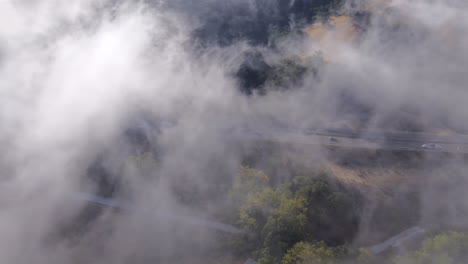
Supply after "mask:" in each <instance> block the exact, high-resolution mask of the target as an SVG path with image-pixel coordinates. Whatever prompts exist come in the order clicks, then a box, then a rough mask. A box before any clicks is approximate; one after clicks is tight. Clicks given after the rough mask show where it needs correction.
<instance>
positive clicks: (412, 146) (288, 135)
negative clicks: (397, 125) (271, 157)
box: [246, 131, 468, 154]
mask: <svg viewBox="0 0 468 264" xmlns="http://www.w3.org/2000/svg"><path fill="white" fill-rule="evenodd" d="M379 135H380V136H378V135H372V134H371V135H369V134H358V133H356V132H352V133H351V132H350V133H349V134H347V131H342V132H340V133H338V132H336V131H334V132H323V131H316V132H305V133H304V132H303V133H294V132H256V133H249V134H248V135H246V137H247V138H250V139H253V140H266V141H274V142H283V143H287V142H289V143H299V144H316V145H326V146H337V147H349V148H367V149H390V150H410V151H426V152H445V153H460V154H468V136H438V135H429V134H418V133H403V132H399V133H397V132H394V133H392V134H388V133H387V134H385V135H382V134H379ZM331 138H333V139H334V140H331ZM427 143H435V144H437V145H438V146H440V149H425V148H423V147H422V145H423V144H427Z"/></svg>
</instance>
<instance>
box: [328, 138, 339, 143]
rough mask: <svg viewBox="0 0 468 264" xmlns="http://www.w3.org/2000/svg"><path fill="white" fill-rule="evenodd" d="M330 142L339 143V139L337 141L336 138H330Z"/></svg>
mask: <svg viewBox="0 0 468 264" xmlns="http://www.w3.org/2000/svg"><path fill="white" fill-rule="evenodd" d="M328 141H330V142H333V143H336V142H338V139H337V138H334V137H329V138H328Z"/></svg>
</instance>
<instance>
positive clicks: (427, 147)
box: [421, 143, 442, 150]
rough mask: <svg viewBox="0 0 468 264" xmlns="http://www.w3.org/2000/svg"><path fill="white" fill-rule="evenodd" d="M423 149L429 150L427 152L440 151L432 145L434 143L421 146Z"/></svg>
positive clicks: (439, 147)
mask: <svg viewBox="0 0 468 264" xmlns="http://www.w3.org/2000/svg"><path fill="white" fill-rule="evenodd" d="M421 147H422V148H423V149H429V150H441V149H442V147H441V146H439V145H437V144H434V143H426V144H424V145H422V146H421Z"/></svg>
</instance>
